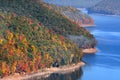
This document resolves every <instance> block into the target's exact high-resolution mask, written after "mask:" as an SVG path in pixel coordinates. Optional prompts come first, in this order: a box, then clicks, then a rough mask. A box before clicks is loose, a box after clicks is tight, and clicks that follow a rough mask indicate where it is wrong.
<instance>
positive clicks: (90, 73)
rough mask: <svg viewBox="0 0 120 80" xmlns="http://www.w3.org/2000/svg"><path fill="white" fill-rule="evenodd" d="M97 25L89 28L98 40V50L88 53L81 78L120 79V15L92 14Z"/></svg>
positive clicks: (84, 59) (82, 79)
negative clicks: (94, 52)
mask: <svg viewBox="0 0 120 80" xmlns="http://www.w3.org/2000/svg"><path fill="white" fill-rule="evenodd" d="M90 16H91V17H93V18H94V20H95V24H96V26H95V27H90V28H87V29H88V30H89V31H90V32H91V33H92V34H93V35H94V36H95V37H96V39H97V41H98V45H97V48H98V52H97V53H96V54H87V55H85V56H84V57H83V61H85V62H86V63H87V64H86V65H85V66H84V67H82V70H83V76H82V77H81V79H79V80H120V17H118V16H107V15H99V14H90Z"/></svg>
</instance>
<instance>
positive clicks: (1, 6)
mask: <svg viewBox="0 0 120 80" xmlns="http://www.w3.org/2000/svg"><path fill="white" fill-rule="evenodd" d="M0 2H1V3H0V10H1V11H5V12H14V13H16V14H18V15H22V16H27V17H30V18H32V19H37V20H39V21H40V22H41V23H42V24H43V25H45V26H46V27H47V28H49V29H52V30H54V31H55V32H56V33H58V34H61V35H64V36H68V35H78V36H83V38H85V41H84V43H82V44H83V45H84V44H86V40H89V41H91V40H92V41H93V39H94V37H93V35H91V34H90V33H89V32H88V31H87V30H86V29H84V28H82V27H79V26H78V25H77V24H75V23H74V22H73V21H71V20H69V19H68V18H66V16H63V15H62V14H60V13H59V12H55V11H54V10H53V9H51V8H52V7H51V6H48V5H47V4H44V3H43V2H40V1H39V0H19V1H18V0H0ZM94 41H95V39H94ZM79 42H80V41H79ZM80 43H81V42H80ZM95 44H96V42H94V44H92V45H91V46H90V47H92V46H95ZM80 47H81V46H80Z"/></svg>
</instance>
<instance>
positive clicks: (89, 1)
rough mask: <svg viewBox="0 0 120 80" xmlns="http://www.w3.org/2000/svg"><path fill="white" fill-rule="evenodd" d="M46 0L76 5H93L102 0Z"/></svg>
mask: <svg viewBox="0 0 120 80" xmlns="http://www.w3.org/2000/svg"><path fill="white" fill-rule="evenodd" d="M44 1H45V2H48V3H54V4H58V5H70V6H74V7H91V6H94V5H96V4H97V3H99V2H100V1H102V0H44Z"/></svg>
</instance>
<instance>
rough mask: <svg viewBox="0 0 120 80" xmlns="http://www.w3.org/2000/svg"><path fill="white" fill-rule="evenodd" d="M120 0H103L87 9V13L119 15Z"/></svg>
mask: <svg viewBox="0 0 120 80" xmlns="http://www.w3.org/2000/svg"><path fill="white" fill-rule="evenodd" d="M119 6H120V0H103V1H101V2H100V3H98V4H96V5H95V6H94V7H92V8H90V9H89V13H101V14H110V15H120V7H119Z"/></svg>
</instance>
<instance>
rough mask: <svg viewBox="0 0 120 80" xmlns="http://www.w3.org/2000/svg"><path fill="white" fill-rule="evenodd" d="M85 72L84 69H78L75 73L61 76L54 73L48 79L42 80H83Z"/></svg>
mask: <svg viewBox="0 0 120 80" xmlns="http://www.w3.org/2000/svg"><path fill="white" fill-rule="evenodd" d="M82 74H83V72H82V69H81V68H80V69H77V70H75V71H74V72H71V73H66V74H59V73H53V74H51V75H50V76H49V77H48V78H46V79H42V80H78V79H79V78H81V76H82Z"/></svg>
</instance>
